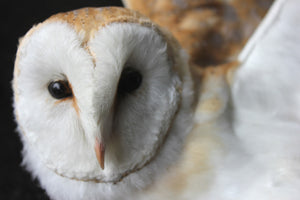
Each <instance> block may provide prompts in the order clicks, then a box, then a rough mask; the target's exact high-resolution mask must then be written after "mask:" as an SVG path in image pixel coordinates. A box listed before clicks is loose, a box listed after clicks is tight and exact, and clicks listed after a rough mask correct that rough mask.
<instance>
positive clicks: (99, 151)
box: [94, 139, 105, 169]
mask: <svg viewBox="0 0 300 200" xmlns="http://www.w3.org/2000/svg"><path fill="white" fill-rule="evenodd" d="M94 148H95V152H96V156H97V160H98V162H99V164H100V167H101V169H104V154H105V147H104V145H103V143H102V142H99V140H98V139H96V142H95V147H94Z"/></svg>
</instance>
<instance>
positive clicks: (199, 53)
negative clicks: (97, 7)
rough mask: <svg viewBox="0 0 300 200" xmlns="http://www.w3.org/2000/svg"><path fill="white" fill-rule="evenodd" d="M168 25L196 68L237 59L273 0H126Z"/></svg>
mask: <svg viewBox="0 0 300 200" xmlns="http://www.w3.org/2000/svg"><path fill="white" fill-rule="evenodd" d="M123 2H124V3H125V5H126V6H127V7H128V8H131V9H133V10H137V11H139V12H141V13H142V14H144V15H146V16H147V17H149V18H150V19H151V20H153V21H154V22H155V23H158V24H159V25H160V26H162V27H165V28H167V29H168V30H169V31H171V32H172V34H173V35H174V37H175V38H176V39H177V40H178V41H179V42H180V44H181V46H182V47H183V48H185V49H186V50H187V51H188V52H189V55H191V60H190V61H191V63H192V64H193V65H195V66H197V67H206V66H216V65H220V64H224V63H227V62H230V61H234V60H235V59H236V57H237V55H238V54H239V52H240V51H241V49H242V48H243V46H244V45H245V43H246V41H247V40H248V38H249V37H250V36H251V34H252V33H253V31H254V30H255V28H256V27H257V25H258V24H259V22H260V21H261V19H262V18H263V17H264V15H265V13H266V12H267V10H268V9H269V7H270V5H271V3H272V2H273V0H266V1H257V0H246V1H238V0H234V1H226V0H221V1H219V0H211V1H207V0H160V1H158V0H123Z"/></svg>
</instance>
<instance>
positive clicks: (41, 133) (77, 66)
mask: <svg viewBox="0 0 300 200" xmlns="http://www.w3.org/2000/svg"><path fill="white" fill-rule="evenodd" d="M168 45H170V44H168V43H167V42H166V41H165V40H164V38H163V37H162V36H161V35H159V34H158V33H157V32H156V31H155V29H152V28H149V27H144V26H141V25H138V24H134V23H132V24H131V23H113V24H110V25H108V26H105V27H103V28H100V29H99V30H98V31H97V32H96V33H95V34H94V36H93V37H92V38H91V39H90V40H89V41H88V42H87V43H84V37H83V36H82V35H81V34H80V33H77V32H76V31H75V30H74V29H73V28H72V27H71V26H70V25H69V24H67V23H65V22H48V23H45V24H42V25H39V27H38V28H37V30H34V31H33V32H30V35H29V36H27V37H25V39H24V40H23V41H22V43H21V45H20V48H19V50H18V51H19V52H18V59H17V62H16V63H17V68H18V70H19V72H18V75H17V78H16V79H15V80H14V85H15V96H16V97H15V99H16V102H15V112H16V115H17V117H18V122H19V128H20V131H21V132H22V134H24V135H22V134H21V136H22V140H23V142H24V152H23V154H24V163H25V165H26V166H27V168H29V169H30V171H33V174H34V175H35V176H37V177H38V178H39V179H40V182H41V184H42V186H43V187H44V188H46V190H47V192H48V194H49V195H50V196H51V197H53V198H55V199H94V197H95V196H101V199H118V198H120V197H121V196H123V195H124V194H125V193H127V194H129V193H130V191H132V190H137V189H138V188H144V187H145V186H147V185H148V184H150V183H151V182H152V181H153V180H154V179H155V177H158V175H157V174H161V173H162V172H164V171H165V170H166V169H167V167H168V166H169V164H170V163H171V162H174V161H175V160H176V159H177V158H178V155H179V152H180V149H181V144H182V141H183V138H184V137H185V135H186V133H187V132H188V130H189V127H190V125H189V124H190V123H191V119H192V118H191V117H192V114H191V113H192V112H191V111H190V109H191V106H190V105H191V103H192V98H191V95H192V92H191V87H192V84H191V80H190V77H189V74H188V71H186V72H185V73H186V74H180V76H179V74H178V72H176V70H174V66H175V65H179V67H182V68H187V59H186V58H185V56H184V55H183V53H179V54H178V56H180V57H178V58H176V59H175V60H180V62H179V61H174V59H170V57H169V56H170V55H169V52H168V49H170V48H173V47H172V46H169V47H168ZM176 51H177V50H176ZM174 52H175V51H174ZM174 62H178V63H174ZM126 67H133V68H135V69H136V70H138V71H139V72H140V73H141V74H142V84H141V86H140V87H139V88H138V89H137V90H136V91H134V92H133V93H132V94H128V95H124V96H120V95H118V94H117V92H118V83H119V79H120V76H121V73H122V71H123V70H124V68H126ZM56 80H66V81H68V82H69V84H70V85H71V88H72V91H73V97H72V98H70V99H65V100H57V99H55V98H53V97H52V96H51V95H50V93H49V91H48V88H47V87H48V84H49V83H50V82H51V81H56ZM171 124H172V126H171ZM166 138H167V139H166ZM96 139H99V140H102V141H104V143H105V146H106V151H105V168H104V169H101V167H100V165H99V163H98V161H97V158H96V154H95V151H94V145H95V140H96ZM162 144H163V145H162ZM174 147H176V148H174ZM158 164H159V165H158ZM154 175H155V176H154ZM73 179H74V180H73ZM58 183H61V184H58ZM92 188H94V189H92ZM96 188H97V189H96ZM71 190H75V191H77V192H75V193H74V195H70V194H69V193H66V192H67V191H71Z"/></svg>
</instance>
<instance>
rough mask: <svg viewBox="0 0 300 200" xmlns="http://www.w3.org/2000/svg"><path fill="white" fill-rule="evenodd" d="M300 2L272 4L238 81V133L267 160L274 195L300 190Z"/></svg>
mask: <svg viewBox="0 0 300 200" xmlns="http://www.w3.org/2000/svg"><path fill="white" fill-rule="evenodd" d="M299 8H300V1H299V0H277V1H276V2H275V3H274V4H273V5H272V8H271V9H270V11H269V12H268V14H267V16H266V17H265V19H264V20H263V22H262V23H261V25H260V26H259V27H258V29H257V30H256V32H255V34H254V35H253V36H252V38H251V39H250V40H249V42H248V43H247V45H246V47H245V48H244V50H243V51H242V52H241V54H240V55H239V62H240V63H241V65H240V67H239V69H238V70H237V72H236V74H235V77H234V82H233V85H232V99H233V106H234V117H233V127H234V132H235V135H236V136H237V137H238V138H239V141H241V145H242V146H243V147H245V149H246V150H247V151H248V153H249V154H251V155H252V156H253V157H254V158H255V159H257V160H260V161H261V165H263V166H264V167H263V168H264V169H265V170H266V173H264V175H263V177H265V178H266V179H265V183H266V185H265V186H266V187H265V188H269V189H271V188H273V189H274V190H272V192H274V193H273V194H272V195H274V198H273V199H298V198H299V195H300V194H299V188H300V160H299V158H300V150H299V145H300V87H299V86H300V78H299V77H300V65H299V63H300V34H299V33H300V15H299ZM257 177H259V176H257ZM268 184H269V185H268ZM276 187H277V189H276ZM270 194H271V193H270ZM284 195H285V196H284ZM275 197H276V198H275ZM253 199H255V198H253Z"/></svg>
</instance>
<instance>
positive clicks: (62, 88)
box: [48, 81, 72, 99]
mask: <svg viewBox="0 0 300 200" xmlns="http://www.w3.org/2000/svg"><path fill="white" fill-rule="evenodd" d="M48 90H49V93H50V94H51V95H52V96H53V97H54V98H55V99H63V98H66V97H70V96H72V90H71V88H70V85H69V83H68V82H67V81H53V82H51V83H50V84H49V85H48Z"/></svg>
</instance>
